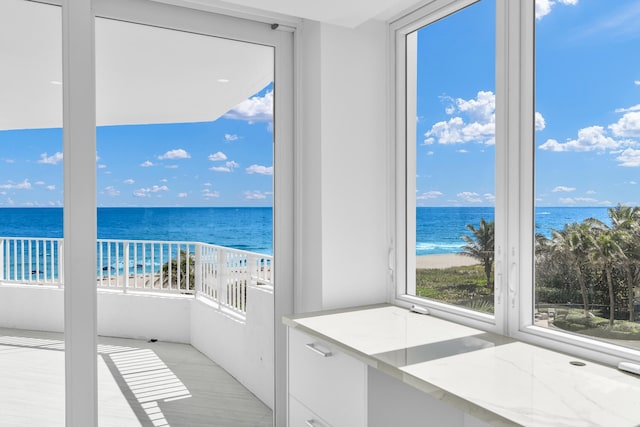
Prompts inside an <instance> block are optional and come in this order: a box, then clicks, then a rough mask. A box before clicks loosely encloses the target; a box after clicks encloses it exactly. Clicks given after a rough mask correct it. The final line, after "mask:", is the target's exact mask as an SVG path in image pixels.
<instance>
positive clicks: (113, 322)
mask: <svg viewBox="0 0 640 427" xmlns="http://www.w3.org/2000/svg"><path fill="white" fill-rule="evenodd" d="M192 301H193V297H188V296H179V295H175V296H169V295H155V294H132V293H128V294H123V293H116V292H110V291H98V335H102V336H114V337H122V338H136V339H145V340H146V339H149V338H156V339H158V340H161V341H170V342H179V343H186V344H188V343H189V342H190V334H191V324H190V322H191V313H190V312H191V302H192ZM0 326H1V327H5V328H15V329H30V330H35V331H48V332H63V331H64V290H63V289H58V288H54V287H44V286H34V285H6V284H3V285H2V286H0Z"/></svg>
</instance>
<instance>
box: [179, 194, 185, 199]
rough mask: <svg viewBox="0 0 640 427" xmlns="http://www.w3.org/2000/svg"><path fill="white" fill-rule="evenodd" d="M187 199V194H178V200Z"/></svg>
mask: <svg viewBox="0 0 640 427" xmlns="http://www.w3.org/2000/svg"><path fill="white" fill-rule="evenodd" d="M185 197H187V193H178V198H180V199H184V198H185Z"/></svg>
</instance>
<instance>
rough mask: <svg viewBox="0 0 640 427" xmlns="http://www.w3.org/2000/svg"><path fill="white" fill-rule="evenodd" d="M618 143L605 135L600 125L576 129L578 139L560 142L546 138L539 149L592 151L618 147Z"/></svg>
mask: <svg viewBox="0 0 640 427" xmlns="http://www.w3.org/2000/svg"><path fill="white" fill-rule="evenodd" d="M619 146H620V144H619V143H618V142H616V141H615V140H614V139H613V138H611V137H608V136H606V135H605V131H604V128H603V127H602V126H590V127H586V128H583V129H580V130H579V131H578V139H572V140H568V141H567V142H564V143H561V142H558V141H556V140H555V139H548V140H547V141H546V142H545V143H544V144H542V145H541V146H540V149H541V150H549V151H593V150H606V149H614V148H618V147H619Z"/></svg>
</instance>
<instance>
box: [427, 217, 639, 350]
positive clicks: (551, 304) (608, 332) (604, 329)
mask: <svg viewBox="0 0 640 427" xmlns="http://www.w3.org/2000/svg"><path fill="white" fill-rule="evenodd" d="M608 216H609V221H608V223H605V222H604V221H601V220H598V219H595V218H587V219H584V220H583V221H581V222H572V223H568V224H565V226H564V227H563V228H562V229H559V230H556V229H552V230H551V233H550V236H549V237H546V236H544V235H543V234H541V233H537V234H536V238H535V307H534V312H535V313H536V319H545V320H546V321H547V322H548V323H549V325H553V326H555V327H557V328H561V329H564V330H567V331H571V332H577V333H581V334H585V335H590V336H595V337H600V338H608V339H626V340H631V339H636V340H637V339H640V322H639V321H640V207H630V206H623V205H618V206H616V207H613V208H609V209H608ZM467 229H468V230H469V231H470V232H471V235H464V236H462V239H463V240H464V241H465V245H464V246H462V254H463V255H466V256H470V257H473V258H475V259H476V260H477V261H478V265H475V266H467V267H450V268H446V269H436V268H430V269H418V270H417V271H416V294H417V295H419V296H424V297H428V298H432V299H435V300H438V301H441V302H446V303H450V304H455V305H460V306H464V307H467V308H470V309H474V310H478V311H483V312H489V313H492V312H493V294H494V289H493V271H492V269H493V263H494V253H493V241H494V231H495V228H494V223H493V222H488V221H485V220H484V219H481V220H480V224H479V225H478V226H477V227H476V226H474V225H471V224H469V225H467Z"/></svg>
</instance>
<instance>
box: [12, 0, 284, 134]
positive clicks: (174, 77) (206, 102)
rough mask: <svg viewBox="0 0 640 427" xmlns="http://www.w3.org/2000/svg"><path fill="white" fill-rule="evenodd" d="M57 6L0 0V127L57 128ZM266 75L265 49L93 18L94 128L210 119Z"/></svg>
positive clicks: (269, 57)
mask: <svg viewBox="0 0 640 427" xmlns="http://www.w3.org/2000/svg"><path fill="white" fill-rule="evenodd" d="M60 28H61V13H60V8H59V7H56V6H48V5H43V4H39V3H33V2H25V1H18V0H2V1H0V64H3V65H2V66H0V94H1V96H2V98H1V102H0V130H6V129H31V128H58V127H62V85H61V81H62V60H61V56H62V53H61V52H62V36H61V31H60ZM272 80H273V50H272V48H270V47H265V46H259V45H254V44H249V43H241V42H236V41H232V40H226V39H220V38H215V37H207V36H201V35H196V34H190V33H184V32H179V31H172V30H166V29H161V28H156V27H149V26H144V25H137V24H130V23H123V22H119V21H112V20H106V19H97V20H96V110H97V111H96V121H97V124H98V125H115V124H119V125H121V124H147V123H183V122H204V121H213V120H215V119H217V118H218V117H220V116H221V115H223V114H224V113H226V112H227V111H229V110H230V109H232V108H233V107H235V106H236V105H238V104H239V103H240V102H241V101H243V100H245V99H247V98H249V97H250V96H251V95H253V94H255V93H256V92H258V91H259V90H261V89H263V88H264V87H265V86H266V85H267V84H268V83H269V82H271V81H272Z"/></svg>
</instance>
